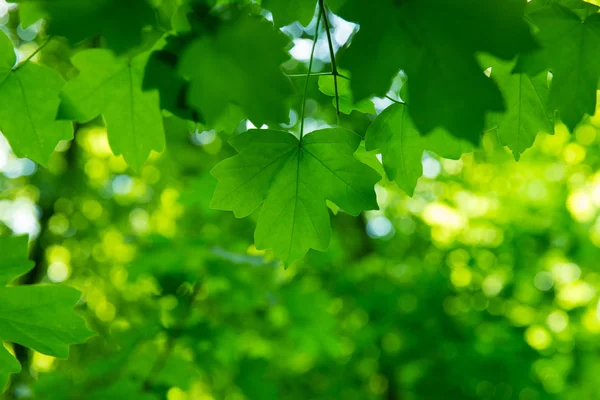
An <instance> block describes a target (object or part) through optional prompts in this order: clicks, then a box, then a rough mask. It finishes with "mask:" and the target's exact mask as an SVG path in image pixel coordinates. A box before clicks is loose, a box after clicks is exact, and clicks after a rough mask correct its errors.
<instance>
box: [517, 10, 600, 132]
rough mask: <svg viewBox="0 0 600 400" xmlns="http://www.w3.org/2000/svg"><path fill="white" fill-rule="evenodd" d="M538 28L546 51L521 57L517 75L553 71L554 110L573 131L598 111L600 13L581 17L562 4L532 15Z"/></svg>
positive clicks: (551, 103)
mask: <svg viewBox="0 0 600 400" xmlns="http://www.w3.org/2000/svg"><path fill="white" fill-rule="evenodd" d="M528 15H529V18H530V19H531V21H532V22H533V24H535V26H536V27H537V28H538V31H537V38H538V39H539V41H540V42H541V43H542V45H543V48H542V49H540V50H537V51H534V52H531V53H528V54H525V55H523V56H521V57H520V58H519V60H518V62H517V65H516V66H515V71H516V72H525V73H528V74H530V75H537V74H539V73H540V72H542V71H544V70H548V69H549V70H550V71H551V72H552V85H551V88H550V94H549V95H548V108H549V110H550V111H553V110H558V113H559V116H560V119H561V121H562V122H563V123H564V124H565V125H567V127H569V129H571V130H573V129H574V128H575V126H576V125H577V124H578V123H579V121H581V119H582V118H583V117H584V116H585V115H586V114H588V115H593V114H594V113H595V111H596V89H597V87H598V79H599V78H600V55H599V53H598V49H599V48H600V14H597V13H595V14H593V15H590V16H588V17H587V18H585V19H584V20H583V21H582V19H581V17H580V16H579V15H578V14H576V13H574V12H573V11H571V10H569V9H568V8H565V7H563V6H561V5H558V4H550V5H548V6H546V7H541V8H539V9H537V10H535V11H534V12H532V13H530V14H528Z"/></svg>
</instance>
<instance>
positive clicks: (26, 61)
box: [13, 36, 53, 71]
mask: <svg viewBox="0 0 600 400" xmlns="http://www.w3.org/2000/svg"><path fill="white" fill-rule="evenodd" d="M52 38H53V37H52V36H49V37H48V39H46V41H45V42H44V43H42V44H41V45H40V46H39V47H38V48H37V49H36V50H35V51H34V52H33V53H31V54H30V55H29V57H27V58H26V59H24V60H23V61H21V62H20V63H19V64H17V65H15V66H14V67H13V71H16V70H18V69H19V68H21V67H22V66H23V65H25V64H27V63H28V62H29V61H31V59H32V58H33V57H35V55H36V54H38V53H39V52H40V51H42V49H43V48H44V47H46V46H47V45H48V43H50V40H52Z"/></svg>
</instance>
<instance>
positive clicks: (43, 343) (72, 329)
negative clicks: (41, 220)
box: [0, 236, 91, 388]
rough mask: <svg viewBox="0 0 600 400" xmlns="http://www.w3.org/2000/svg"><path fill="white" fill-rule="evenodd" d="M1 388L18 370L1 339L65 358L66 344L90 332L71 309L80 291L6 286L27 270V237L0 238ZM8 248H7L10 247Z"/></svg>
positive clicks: (66, 353)
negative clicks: (11, 374)
mask: <svg viewBox="0 0 600 400" xmlns="http://www.w3.org/2000/svg"><path fill="white" fill-rule="evenodd" d="M0 249H1V250H4V251H1V252H0V388H4V386H5V385H6V382H7V381H8V376H9V374H10V373H15V372H19V371H20V365H19V363H18V361H17V360H16V359H15V358H14V357H13V356H12V355H10V353H8V351H7V350H6V349H5V348H4V347H3V346H2V341H7V342H13V343H18V344H20V345H23V346H26V347H29V348H32V349H34V350H36V351H39V352H41V353H44V354H47V355H50V356H54V357H60V358H66V357H67V356H68V352H69V345H71V344H75V343H82V342H84V341H85V340H86V339H87V338H89V337H90V336H91V332H90V331H89V330H88V329H87V327H86V326H85V323H84V322H83V319H81V318H80V317H79V316H77V314H75V313H74V312H73V306H74V305H75V304H76V303H77V302H78V301H79V297H80V293H79V292H78V291H76V290H75V289H72V288H69V287H63V286H43V285H35V286H6V285H8V284H9V283H10V282H11V281H13V280H14V279H15V278H17V277H18V276H19V275H22V274H24V273H26V272H27V271H29V270H30V269H31V268H32V267H33V263H31V262H29V261H27V237H26V236H15V237H2V238H0ZM9 249H10V250H9Z"/></svg>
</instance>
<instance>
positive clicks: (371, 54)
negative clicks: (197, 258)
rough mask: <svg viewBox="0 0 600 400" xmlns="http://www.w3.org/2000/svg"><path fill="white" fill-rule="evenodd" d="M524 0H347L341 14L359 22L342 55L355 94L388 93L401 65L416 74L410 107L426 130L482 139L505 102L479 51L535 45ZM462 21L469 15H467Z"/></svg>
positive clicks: (498, 52) (515, 50)
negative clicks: (486, 72)
mask: <svg viewBox="0 0 600 400" xmlns="http://www.w3.org/2000/svg"><path fill="white" fill-rule="evenodd" d="M525 4H526V2H525V1H521V0H490V1H486V2H482V1H478V0H460V1H448V2H440V1H438V0H404V1H394V0H385V1H381V2H362V1H358V0H349V1H347V2H346V4H345V5H344V6H343V7H342V9H341V11H340V15H341V16H342V17H344V18H347V19H350V20H351V21H355V22H358V23H359V24H360V30H359V31H358V33H357V34H356V37H355V38H354V39H353V40H352V42H351V44H350V47H349V49H348V51H347V52H346V53H345V54H344V57H343V58H342V59H341V61H342V63H344V64H343V65H344V66H345V68H347V69H349V70H350V73H351V74H352V76H353V78H354V79H353V80H352V91H353V93H354V95H355V96H356V98H358V99H361V98H364V97H366V96H369V95H378V96H382V95H384V94H385V93H386V92H387V90H388V89H389V87H390V84H391V82H392V78H393V77H394V76H395V75H396V74H397V72H398V71H399V70H400V69H402V70H404V71H405V72H406V74H407V76H408V78H409V79H410V80H411V86H410V87H409V93H410V98H411V107H410V113H411V117H412V119H413V121H414V124H415V126H416V127H417V128H418V129H419V130H420V131H421V132H423V133H428V132H431V131H433V130H434V129H435V128H437V127H442V128H445V129H446V130H448V131H449V132H450V133H452V134H453V135H455V136H457V137H461V138H466V139H468V140H470V141H472V142H477V141H478V140H479V137H480V135H481V132H482V131H483V128H484V117H485V114H486V113H487V112H489V111H502V110H503V109H504V103H503V100H502V97H501V94H500V91H499V90H498V89H497V87H496V86H495V84H494V83H493V82H492V81H491V80H490V79H488V78H487V77H485V75H484V74H483V72H482V69H481V68H480V66H479V64H478V63H477V60H476V59H475V55H476V54H477V53H478V52H487V53H490V54H493V55H495V56H498V57H500V58H502V59H510V58H512V57H514V56H515V55H517V54H519V53H521V52H523V51H526V50H529V49H532V48H535V47H536V43H535V41H534V40H533V37H532V35H531V33H530V32H529V27H528V26H527V24H526V23H525V21H524V19H523V13H524V8H525ZM464 21H469V23H465V22H464Z"/></svg>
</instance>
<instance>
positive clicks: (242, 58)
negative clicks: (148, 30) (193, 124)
mask: <svg viewBox="0 0 600 400" xmlns="http://www.w3.org/2000/svg"><path fill="white" fill-rule="evenodd" d="M287 44H288V40H287V39H286V37H285V36H284V35H283V34H282V33H281V32H279V31H276V30H275V29H274V27H273V25H272V24H271V23H270V22H268V21H266V20H264V19H262V18H261V17H259V16H250V15H241V16H239V17H237V18H234V19H233V20H231V21H227V22H225V23H223V24H222V25H221V26H220V27H219V28H218V29H217V31H216V32H215V34H213V35H209V36H203V37H200V38H198V39H196V40H195V41H194V42H193V43H192V44H191V45H190V46H189V47H188V48H187V49H186V50H185V51H184V52H183V55H182V60H181V63H180V71H181V72H182V74H183V75H184V76H186V77H189V81H190V84H189V85H190V86H189V91H188V95H187V100H188V103H189V104H190V105H191V106H192V107H194V108H195V109H196V110H197V111H198V112H199V113H200V115H202V116H203V117H204V119H205V120H206V122H207V123H208V124H209V125H212V124H214V123H215V122H216V121H218V119H219V117H220V116H222V115H223V113H225V112H226V111H227V109H228V106H229V105H230V104H234V105H236V106H239V107H240V108H241V109H242V110H243V111H244V112H245V113H246V116H247V117H248V118H249V119H250V120H251V121H252V122H254V124H255V125H257V126H261V125H262V124H265V123H267V124H269V123H280V122H287V121H288V120H289V109H288V107H287V104H286V102H287V97H288V96H289V95H290V94H291V93H292V91H291V83H290V82H289V80H288V79H287V78H286V77H285V76H284V75H283V73H282V71H281V69H280V66H281V64H282V63H283V62H284V61H286V60H287V59H288V58H289V56H288V54H287V52H286V51H285V47H286V46H287Z"/></svg>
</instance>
